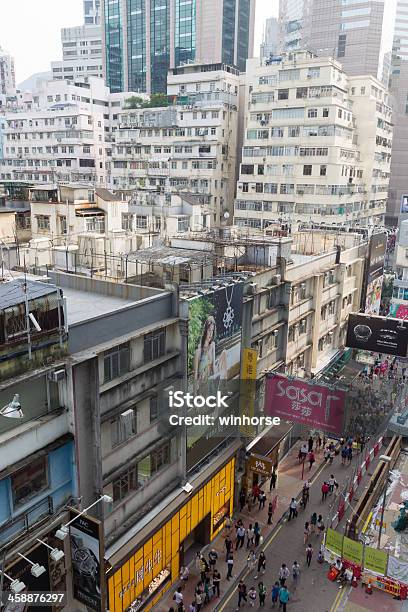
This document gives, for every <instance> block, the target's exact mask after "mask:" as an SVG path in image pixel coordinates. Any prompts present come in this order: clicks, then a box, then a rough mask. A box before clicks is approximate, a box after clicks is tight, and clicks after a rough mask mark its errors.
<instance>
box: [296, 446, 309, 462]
mask: <svg viewBox="0 0 408 612" xmlns="http://www.w3.org/2000/svg"><path fill="white" fill-rule="evenodd" d="M308 448H309V447H308V444H307V442H302V444H301V446H300V449H299V456H298V458H299V463H302V461H304V460H305V459H306V456H307V453H308V452H309V450H308Z"/></svg>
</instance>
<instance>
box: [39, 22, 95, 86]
mask: <svg viewBox="0 0 408 612" xmlns="http://www.w3.org/2000/svg"><path fill="white" fill-rule="evenodd" d="M61 43H62V61H58V62H51V70H52V78H53V79H56V80H65V81H74V80H75V79H77V78H78V77H79V78H81V77H87V76H95V77H102V76H103V66H102V39H101V27H100V26H99V25H84V26H77V27H73V28H62V30H61Z"/></svg>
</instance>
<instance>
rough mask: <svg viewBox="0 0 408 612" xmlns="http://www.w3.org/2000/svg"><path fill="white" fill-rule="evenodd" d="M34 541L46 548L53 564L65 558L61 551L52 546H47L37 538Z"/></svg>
mask: <svg viewBox="0 0 408 612" xmlns="http://www.w3.org/2000/svg"><path fill="white" fill-rule="evenodd" d="M36 540H37V542H40V544H43V546H46V547H47V548H49V549H50V551H51V552H50V557H51V559H52V560H53V561H55V563H57V562H58V561H61V559H63V558H64V557H65V553H64V552H63V551H62V550H59V548H53V547H52V546H49V545H48V544H46V543H45V542H43V541H42V540H40V539H39V538H36Z"/></svg>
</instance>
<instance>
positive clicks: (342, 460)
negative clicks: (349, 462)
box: [341, 446, 347, 465]
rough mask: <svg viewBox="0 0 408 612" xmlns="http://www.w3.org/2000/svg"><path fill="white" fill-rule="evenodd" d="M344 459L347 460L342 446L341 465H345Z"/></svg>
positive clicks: (345, 450) (345, 449)
mask: <svg viewBox="0 0 408 612" xmlns="http://www.w3.org/2000/svg"><path fill="white" fill-rule="evenodd" d="M346 459H347V448H346V447H345V446H343V448H342V449H341V465H346Z"/></svg>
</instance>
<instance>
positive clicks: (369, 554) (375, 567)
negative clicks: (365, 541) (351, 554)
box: [364, 546, 388, 576]
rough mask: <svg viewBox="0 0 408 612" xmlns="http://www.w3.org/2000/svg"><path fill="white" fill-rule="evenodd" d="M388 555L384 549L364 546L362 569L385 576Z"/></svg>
mask: <svg viewBox="0 0 408 612" xmlns="http://www.w3.org/2000/svg"><path fill="white" fill-rule="evenodd" d="M387 565H388V555H387V553H386V552H385V551H384V550H379V549H378V548H371V547H370V546H366V547H365V548H364V569H366V570H370V571H371V572H374V573H376V574H381V575H382V576H385V575H386V574H387Z"/></svg>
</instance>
